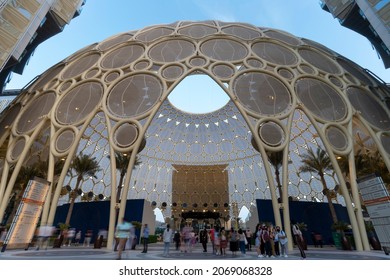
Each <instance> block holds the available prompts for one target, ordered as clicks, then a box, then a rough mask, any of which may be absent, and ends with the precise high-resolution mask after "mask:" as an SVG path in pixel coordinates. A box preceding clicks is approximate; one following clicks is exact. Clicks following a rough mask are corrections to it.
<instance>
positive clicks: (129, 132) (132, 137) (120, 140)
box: [114, 123, 138, 148]
mask: <svg viewBox="0 0 390 280" xmlns="http://www.w3.org/2000/svg"><path fill="white" fill-rule="evenodd" d="M137 138H138V128H137V126H136V125H135V124H133V123H123V124H121V125H119V126H118V128H117V129H116V130H115V131H114V140H115V144H117V145H118V146H119V147H121V148H126V147H130V146H131V145H133V144H134V142H135V141H136V140H137Z"/></svg>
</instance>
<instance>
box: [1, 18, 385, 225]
mask: <svg viewBox="0 0 390 280" xmlns="http://www.w3.org/2000/svg"><path fill="white" fill-rule="evenodd" d="M189 75H207V76H209V77H210V78H212V79H213V80H214V81H215V83H216V84H218V85H219V86H220V88H221V90H222V91H224V92H225V93H226V94H227V95H228V96H229V97H230V101H229V102H228V103H227V104H226V105H225V106H224V107H223V108H221V109H219V110H217V111H214V112H211V113H208V114H190V113H187V112H183V111H181V110H180V109H178V108H176V107H175V106H172V104H171V103H170V102H169V100H168V99H167V96H168V95H169V94H170V92H172V91H173V90H174V89H175V87H176V86H177V85H178V84H179V83H180V82H181V81H182V80H183V79H185V78H186V77H188V76H189ZM388 96H389V91H388V89H387V88H386V86H385V85H384V84H383V83H382V82H381V81H380V80H378V79H377V78H376V77H375V76H374V75H372V74H371V73H370V72H369V71H366V70H364V69H362V68H361V67H360V66H358V65H356V64H355V63H353V62H352V61H350V60H348V59H347V58H345V57H343V56H341V55H339V54H338V53H336V52H334V51H332V50H330V49H328V48H326V47H325V46H322V45H321V44H319V43H316V42H313V41H311V40H308V39H304V38H298V37H296V36H294V35H292V34H289V33H286V32H283V31H280V30H275V29H272V28H264V27H256V26H253V25H250V24H245V23H229V22H219V21H202V22H187V21H181V22H176V23H172V24H166V25H156V26H151V27H147V28H144V29H141V30H136V31H131V32H125V33H122V34H118V35H115V36H113V37H110V38H108V39H106V40H104V41H102V42H100V43H95V44H92V45H90V46H88V47H86V48H84V49H82V50H80V51H78V52H76V53H75V54H73V55H71V56H70V57H68V58H66V59H64V60H63V61H61V62H59V63H58V64H56V65H55V66H53V67H52V68H50V69H48V70H47V71H46V72H45V73H43V74H42V75H41V76H40V77H39V78H38V79H37V80H36V81H34V82H33V83H31V84H30V85H28V86H27V87H26V88H25V89H24V90H23V92H22V93H21V94H20V96H18V98H17V99H16V100H15V101H14V102H13V104H12V105H11V106H10V107H9V108H8V110H6V111H5V112H4V113H3V116H2V118H1V125H0V130H1V143H0V144H1V145H2V150H6V151H7V153H6V154H3V155H2V160H1V170H6V171H4V172H2V180H1V192H0V195H1V196H0V198H1V199H2V201H3V202H4V201H8V198H9V196H10V194H11V192H12V188H13V185H14V182H15V179H16V175H15V174H17V172H19V170H20V168H21V166H22V163H23V165H33V164H34V163H36V162H37V161H38V160H44V161H53V162H54V161H58V160H64V161H65V167H64V171H63V174H62V175H61V176H60V177H59V178H60V179H59V182H58V183H59V184H58V186H57V189H56V190H55V193H54V195H53V202H54V203H53V206H52V208H51V209H50V215H49V217H48V219H49V220H50V219H53V215H54V213H55V206H56V205H57V204H58V203H59V204H61V203H64V202H67V201H68V195H69V193H67V192H61V186H66V185H69V186H71V187H73V186H74V185H75V181H76V178H75V177H74V176H73V177H72V176H71V175H67V174H66V171H67V168H68V167H69V164H70V162H71V160H72V158H73V157H74V155H77V154H78V153H80V152H82V153H84V154H92V155H93V156H94V157H96V159H97V160H98V162H99V164H100V166H101V168H102V170H101V171H100V172H99V173H98V174H96V177H97V178H90V179H88V180H86V181H85V182H84V183H83V185H82V192H83V193H84V194H88V195H87V196H80V197H79V199H85V200H94V199H109V198H110V197H114V196H115V195H114V194H113V192H115V190H116V187H115V186H116V184H117V182H118V180H119V173H118V172H116V173H115V174H113V171H115V170H116V168H112V167H111V163H113V161H110V157H108V156H111V158H112V157H113V155H114V152H121V153H133V154H135V153H134V151H135V152H137V153H138V154H137V157H138V159H139V162H140V164H139V165H137V166H135V168H134V169H132V167H131V166H130V167H129V169H128V171H129V172H128V174H130V173H131V177H127V178H126V180H125V181H124V188H123V190H124V194H123V196H122V197H123V198H124V197H127V198H129V199H131V198H145V199H147V200H149V201H151V202H152V201H154V202H156V203H155V204H156V205H157V206H158V207H161V205H163V203H165V204H164V205H167V207H166V208H167V209H166V212H165V213H164V214H165V215H167V216H170V215H171V214H174V213H173V212H174V211H173V210H175V209H173V208H175V206H177V207H181V208H186V209H188V210H191V209H195V208H197V209H202V207H204V208H207V209H208V208H210V207H212V208H213V209H217V210H218V211H226V210H227V209H226V208H228V205H230V204H231V203H232V202H236V203H237V204H238V206H239V207H238V208H241V207H242V206H246V207H247V208H251V207H253V206H254V205H255V203H254V202H255V200H256V199H258V198H265V199H271V198H272V197H275V198H277V197H278V196H279V195H280V193H279V192H278V191H277V189H276V181H275V178H274V175H273V174H274V172H275V171H276V170H275V169H274V168H275V167H274V166H272V165H270V164H269V162H268V159H267V158H266V157H265V155H266V154H267V152H270V151H273V152H276V151H285V152H286V153H288V168H287V169H283V170H287V172H284V173H283V172H282V171H283V170H282V169H280V170H279V171H280V172H281V176H282V177H281V181H282V185H283V190H284V191H287V196H289V197H290V198H291V199H301V200H308V201H326V197H325V196H324V195H323V193H322V185H321V182H320V180H319V178H318V177H317V176H316V174H310V173H306V174H298V170H299V167H300V166H301V165H302V163H301V155H302V154H304V153H305V152H306V151H307V149H308V148H310V147H313V148H316V147H322V148H324V149H325V150H327V152H328V154H329V155H330V156H331V158H335V157H336V156H346V155H348V154H350V153H351V152H353V151H354V146H356V145H357V144H359V143H361V142H362V139H364V141H363V142H364V143H365V145H373V144H375V145H377V146H378V148H379V150H380V152H381V154H382V157H383V158H384V160H385V161H388V159H387V158H388V153H390V140H389V139H390V137H389V132H388V131H389V129H390V121H389V120H390V119H389V113H388V108H387V106H386V102H387V100H388ZM210 100H212V99H211V98H210ZM210 100H205V102H210ZM356 139H359V141H360V142H359V143H358V142H357V141H356ZM51 156H53V157H51ZM10 166H14V167H15V168H14V169H13V172H14V173H10V174H9V173H8V170H9V168H10ZM130 171H132V172H130ZM185 174H187V175H185ZM336 174H337V172H331V173H329V174H326V176H325V179H326V181H327V183H328V186H329V188H331V189H333V188H334V187H335V186H336V185H337V184H340V181H341V180H343V178H340V177H338V176H336ZM7 176H8V179H7ZM58 176H59V175H58ZM221 180H222V183H221ZM183 189H185V191H183ZM63 194H65V195H63ZM61 195H63V196H61ZM348 199H349V198H348ZM334 201H335V202H338V203H341V204H343V205H345V204H346V203H347V202H348V201H349V200H346V198H345V197H343V196H341V195H339V194H336V195H335V197H334ZM1 204H2V207H3V208H1V213H0V214H1V215H2V214H3V212H4V207H5V206H4V205H5V204H4V203H1ZM172 205H174V207H171V206H172ZM205 205H207V206H205ZM228 211H229V210H228Z"/></svg>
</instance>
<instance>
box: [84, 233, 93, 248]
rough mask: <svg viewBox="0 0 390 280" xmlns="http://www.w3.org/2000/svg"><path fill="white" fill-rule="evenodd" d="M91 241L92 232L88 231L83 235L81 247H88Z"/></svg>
mask: <svg viewBox="0 0 390 280" xmlns="http://www.w3.org/2000/svg"><path fill="white" fill-rule="evenodd" d="M91 239H92V230H90V229H89V230H87V232H86V233H85V236H84V244H83V246H87V247H89V245H90V244H91Z"/></svg>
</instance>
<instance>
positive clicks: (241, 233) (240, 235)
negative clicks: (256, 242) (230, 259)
mask: <svg viewBox="0 0 390 280" xmlns="http://www.w3.org/2000/svg"><path fill="white" fill-rule="evenodd" d="M245 241H246V236H245V232H244V231H243V230H242V229H241V228H239V229H238V247H239V248H240V251H241V254H246V250H245Z"/></svg>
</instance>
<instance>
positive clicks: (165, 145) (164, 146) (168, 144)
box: [159, 140, 175, 153]
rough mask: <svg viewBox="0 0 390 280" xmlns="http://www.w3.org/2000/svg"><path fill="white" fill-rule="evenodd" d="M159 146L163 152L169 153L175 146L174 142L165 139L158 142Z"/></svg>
mask: <svg viewBox="0 0 390 280" xmlns="http://www.w3.org/2000/svg"><path fill="white" fill-rule="evenodd" d="M159 148H160V150H161V151H162V152H164V153H170V152H171V151H173V149H174V148H175V144H174V143H173V142H172V141H171V140H165V141H164V142H162V143H160V144H159Z"/></svg>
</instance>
